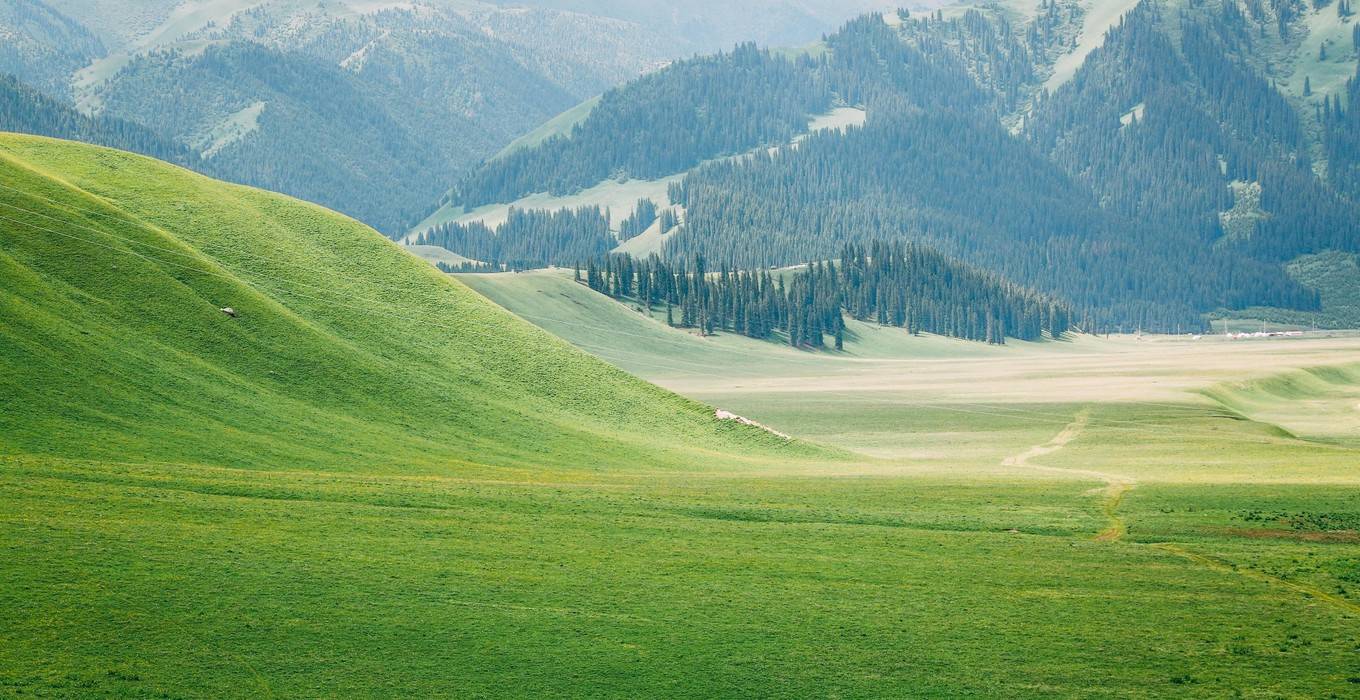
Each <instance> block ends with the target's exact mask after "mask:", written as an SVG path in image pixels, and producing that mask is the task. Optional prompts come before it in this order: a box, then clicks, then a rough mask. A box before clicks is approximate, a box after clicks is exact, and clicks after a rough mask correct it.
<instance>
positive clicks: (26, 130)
mask: <svg viewBox="0 0 1360 700" xmlns="http://www.w3.org/2000/svg"><path fill="white" fill-rule="evenodd" d="M0 131H13V132H18V133H23V134H36V135H39V136H52V137H56V138H63V139H71V140H74V141H84V142H86V143H93V144H98V145H100V146H108V147H110V148H119V149H122V150H125V151H134V152H136V153H144V154H146V155H149V156H153V157H156V158H159V159H161V160H167V161H170V162H172V163H178V164H180V165H188V166H199V165H201V164H200V162H199V159H198V156H197V154H195V153H193V152H191V151H190V150H189V149H188V148H186V147H185V146H183V145H181V144H178V143H175V142H174V141H171V140H169V139H167V138H164V137H162V136H161V135H160V134H157V133H156V132H154V131H151V130H150V129H148V128H146V127H144V126H141V125H140V124H134V123H132V122H128V121H123V120H121V119H113V118H109V117H87V116H85V115H83V114H81V113H80V112H77V111H76V110H75V109H73V108H71V107H70V106H69V105H67V104H66V103H65V102H62V101H60V100H57V99H54V98H52V97H49V96H47V95H45V94H43V93H41V92H39V91H38V90H36V89H34V88H32V87H29V86H27V85H25V84H23V83H21V82H19V81H18V80H17V79H15V78H14V77H13V76H9V75H0Z"/></svg>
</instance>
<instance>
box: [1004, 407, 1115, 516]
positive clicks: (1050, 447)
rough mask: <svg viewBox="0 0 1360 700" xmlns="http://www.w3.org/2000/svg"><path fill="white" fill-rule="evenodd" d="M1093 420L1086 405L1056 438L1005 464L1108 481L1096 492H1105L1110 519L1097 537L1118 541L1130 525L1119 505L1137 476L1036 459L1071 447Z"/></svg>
mask: <svg viewBox="0 0 1360 700" xmlns="http://www.w3.org/2000/svg"><path fill="white" fill-rule="evenodd" d="M1090 421H1091V411H1090V409H1085V410H1083V411H1081V412H1080V413H1078V414H1077V415H1076V417H1075V418H1073V419H1072V422H1071V423H1068V424H1067V427H1065V428H1063V429H1062V431H1061V432H1059V433H1058V434H1057V435H1055V436H1053V439H1052V440H1049V441H1048V442H1046V443H1044V444H1042V445H1035V446H1034V447H1031V448H1029V449H1028V450H1026V451H1024V452H1022V453H1020V454H1018V455H1013V456H1011V457H1007V458H1006V459H1004V460H1002V462H1001V466H1003V467H1011V468H1017V469H1032V470H1034V471H1042V472H1049V473H1051V474H1069V475H1072V476H1079V477H1088V478H1091V479H1094V480H1096V481H1103V482H1105V487H1104V488H1100V489H1096V490H1095V493H1096V494H1099V495H1102V496H1104V498H1105V501H1104V505H1103V507H1102V510H1103V511H1104V512H1105V517H1106V519H1107V520H1108V521H1109V524H1108V526H1107V527H1106V528H1105V529H1104V530H1101V531H1100V534H1098V535H1096V540H1097V541H1100V542H1117V541H1119V540H1121V539H1123V538H1124V534H1125V533H1126V532H1128V528H1127V526H1126V525H1125V524H1124V519H1123V518H1121V517H1119V505H1120V504H1121V503H1123V501H1124V495H1125V494H1127V493H1128V492H1129V491H1130V490H1132V489H1133V488H1134V487H1135V486H1137V485H1138V482H1137V480H1136V479H1134V478H1133V477H1129V476H1122V475H1119V474H1109V473H1106V472H1098V471H1093V470H1090V469H1063V468H1060V467H1047V466H1044V465H1041V464H1033V463H1032V461H1033V460H1035V459H1038V458H1040V457H1046V456H1048V455H1051V454H1053V453H1054V452H1057V451H1059V450H1061V449H1063V448H1064V447H1067V445H1068V443H1070V442H1072V441H1073V440H1075V439H1077V438H1078V437H1080V436H1081V434H1082V433H1083V432H1085V431H1086V426H1087V424H1088V423H1090Z"/></svg>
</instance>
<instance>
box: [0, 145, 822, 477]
mask: <svg viewBox="0 0 1360 700" xmlns="http://www.w3.org/2000/svg"><path fill="white" fill-rule="evenodd" d="M0 159H2V161H0V168H3V171H4V173H5V177H4V183H5V185H6V187H5V188H4V189H0V203H3V206H0V217H3V218H0V224H3V225H2V226H0V231H2V232H3V234H4V237H5V248H4V252H3V255H2V257H0V265H3V267H4V271H5V274H4V279H6V280H7V283H6V289H5V290H4V294H3V295H0V316H3V318H4V319H5V322H4V323H3V331H0V333H3V335H4V337H5V339H6V341H5V343H4V348H5V350H4V351H3V353H0V366H3V367H4V372H3V374H4V378H3V380H0V384H3V386H4V391H3V392H0V396H2V397H3V398H4V399H5V400H6V401H7V402H9V403H10V404H11V405H10V406H7V407H6V410H5V411H4V415H3V418H0V424H2V425H0V427H2V428H3V429H0V435H3V437H0V451H3V452H5V453H10V454H15V453H33V454H46V455H51V456H60V457H67V458H75V459H91V458H104V459H117V460H119V461H126V460H129V459H133V460H148V461H170V462H175V461H181V462H183V461H188V462H198V463H205V464H218V465H223V466H245V467H253V468H271V467H279V466H282V465H288V466H290V467H304V466H305V467H308V468H316V469H345V468H346V467H347V465H348V466H351V467H352V466H354V464H355V462H354V460H355V459H360V461H361V462H362V463H364V464H365V466H366V467H368V468H373V465H374V464H375V463H376V464H380V465H385V468H390V469H399V470H412V471H419V470H432V469H433V470H445V469H448V468H449V465H451V464H458V463H471V462H476V463H481V464H497V465H505V466H512V465H524V464H535V465H537V466H546V465H547V464H555V465H557V466H559V467H564V468H568V467H584V468H605V467H609V466H621V465H624V464H629V465H642V464H645V465H649V466H652V467H656V466H661V465H670V466H682V465H692V459H693V454H694V450H695V449H698V450H701V451H705V450H707V449H712V450H714V451H716V452H722V451H727V452H748V451H754V452H769V451H770V450H776V451H779V452H784V451H785V450H786V448H784V447H782V446H781V444H780V443H781V442H782V441H780V440H778V439H777V438H774V437H773V436H768V435H767V434H764V433H762V432H760V431H753V430H749V429H739V428H737V427H735V426H733V425H731V424H726V423H719V422H718V421H716V420H714V419H713V417H712V413H711V409H708V408H706V407H704V406H702V405H700V404H697V403H694V402H692V401H689V400H686V399H682V398H680V397H678V396H675V395H673V394H669V393H667V392H665V391H663V390H661V389H658V388H655V387H652V386H650V385H647V384H645V383H643V382H640V381H638V380H635V379H633V378H631V377H629V376H627V375H625V374H624V373H622V372H620V371H618V370H616V369H614V368H612V367H609V366H608V365H605V364H603V363H601V362H598V361H596V360H594V359H593V358H589V357H588V356H586V355H584V354H582V353H579V352H577V351H575V350H573V349H571V348H570V347H569V346H567V345H566V344H564V343H562V342H561V341H558V340H556V339H555V338H552V337H551V336H549V335H548V334H546V333H543V332H541V331H539V330H537V329H535V328H532V327H531V326H529V325H528V324H525V323H523V322H521V321H519V320H518V319H515V318H514V317H512V316H510V315H509V314H506V313H504V312H502V311H500V310H499V309H497V308H496V307H494V306H492V305H491V304H489V303H488V302H486V301H485V300H484V299H482V298H481V297H480V296H478V295H476V294H474V293H472V292H471V291H470V290H467V289H466V288H465V287H463V286H462V285H460V284H458V283H457V282H455V281H452V280H449V279H448V278H447V277H446V276H444V275H440V274H439V273H437V272H436V271H434V270H433V269H431V268H430V267H429V266H427V265H425V264H424V263H421V262H420V261H418V260H416V259H414V258H412V257H410V256H408V255H406V254H405V253H403V252H401V251H400V250H399V249H398V248H397V247H396V246H395V245H394V244H392V243H390V242H388V241H386V240H384V239H382V238H381V236H379V235H378V234H376V233H375V232H373V231H372V230H371V229H368V228H367V227H365V226H363V225H361V224H359V223H357V222H354V221H352V220H349V219H346V218H344V217H341V216H339V215H336V214H334V213H331V212H328V211H326V210H324V209H322V208H320V207H317V206H315V205H309V204H304V203H301V202H297V201H295V200H291V199H288V198H285V197H281V196H277V195H273V194H268V193H264V192H260V191H257V190H252V189H248V188H243V187H235V186H228V185H224V184H222V183H218V182H215V181H212V180H209V179H207V178H204V177H200V176H197V175H193V174H190V173H189V172H187V171H184V170H181V169H178V168H175V167H173V166H168V165H165V164H162V163H159V162H156V161H152V160H150V159H146V158H143V157H139V156H134V155H131V154H127V153H122V152H117V151H111V150H104V149H98V148H92V147H88V146H83V145H77V144H73V143H67V142H60V141H53V140H48V139H42V138H36V137H24V136H15V135H5V136H3V137H0ZM167 202H174V204H173V205H171V206H167V205H166V203H167ZM39 222H40V223H39ZM226 306H230V307H233V308H234V309H236V311H237V312H238V313H239V315H240V318H238V319H229V318H227V316H226V315H224V314H223V313H222V312H220V311H219V310H218V309H219V308H220V307H226ZM642 435H645V436H646V437H645V440H644V439H643V438H641V437H639V436H642ZM71 436H80V438H79V439H75V440H73V439H71ZM696 444H698V445H703V446H707V447H698V448H696V447H695V445H696ZM787 451H788V452H789V453H790V454H791V455H796V454H810V453H811V450H810V448H807V447H804V446H801V445H794V446H792V447H790V448H787Z"/></svg>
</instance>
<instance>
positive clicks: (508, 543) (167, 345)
mask: <svg viewBox="0 0 1360 700" xmlns="http://www.w3.org/2000/svg"><path fill="white" fill-rule="evenodd" d="M0 172H3V175H4V177H3V180H0V182H3V184H4V185H7V186H10V187H12V188H17V189H18V190H20V192H16V191H14V190H7V189H3V188H0V202H3V203H4V204H0V210H4V211H0V217H7V218H5V219H0V243H3V248H0V273H3V274H2V275H0V280H3V287H0V321H2V322H0V370H3V373H0V695H4V696H15V697H30V696H45V697H74V698H84V697H130V698H144V697H167V698H188V697H194V698H197V697H202V698H221V697H251V698H254V697H459V698H462V697H628V698H634V697H677V696H678V697H790V698H803V697H809V696H813V697H842V698H859V697H942V698H946V697H947V698H955V697H968V696H988V697H1007V698H1013V697H1167V696H1176V697H1233V696H1240V697H1258V698H1275V697H1297V698H1314V697H1329V696H1335V697H1349V696H1354V695H1355V694H1356V693H1357V691H1360V670H1357V669H1358V668H1360V665H1357V661H1358V660H1360V659H1358V658H1357V657H1358V655H1360V626H1358V625H1357V623H1360V608H1358V607H1357V606H1360V543H1358V542H1357V534H1356V533H1357V530H1360V522H1358V521H1360V474H1357V467H1358V466H1360V459H1357V457H1360V449H1358V448H1357V445H1356V443H1355V440H1354V434H1353V433H1352V432H1348V427H1347V426H1351V427H1353V426H1354V422H1353V421H1352V422H1349V423H1348V422H1347V420H1346V418H1345V413H1344V411H1343V410H1342V409H1343V408H1344V406H1345V403H1344V402H1345V401H1347V400H1349V399H1348V398H1347V397H1350V396H1352V395H1353V394H1351V393H1350V392H1353V391H1354V390H1355V389H1354V378H1355V374H1354V370H1353V369H1347V370H1343V371H1336V372H1328V373H1326V376H1327V377H1329V378H1332V379H1336V381H1327V382H1325V387H1324V386H1323V385H1321V384H1314V383H1312V382H1311V380H1310V381H1297V380H1293V379H1289V377H1291V376H1293V375H1291V373H1293V372H1298V371H1299V370H1300V369H1302V368H1311V367H1319V366H1325V365H1343V364H1350V365H1353V364H1354V363H1355V361H1356V357H1357V350H1358V349H1360V341H1357V339H1355V338H1353V337H1333V338H1321V339H1316V340H1313V339H1306V340H1303V341H1289V342H1284V341H1281V342H1280V343H1277V344H1270V343H1264V342H1263V343H1252V344H1245V345H1234V344H1230V343H1226V342H1220V341H1214V342H1208V340H1209V339H1205V340H1204V341H1191V340H1188V339H1175V340H1171V339H1151V338H1150V339H1147V340H1146V341H1134V340H1132V339H1117V338H1116V339H1110V340H1104V339H1101V340H1097V339H1091V338H1082V339H1075V340H1071V341H1063V342H1050V343H1039V344H1028V345H1020V344H1017V345H1014V346H1008V347H1005V348H992V347H986V346H981V345H975V344H965V343H960V342H955V341H947V340H944V339H939V338H923V339H918V338H911V337H908V336H905V335H901V334H895V333H894V332H891V331H890V330H889V329H876V328H872V327H868V326H857V327H856V328H855V330H856V333H857V334H859V336H858V337H860V338H861V339H862V342H861V343H859V344H856V345H855V346H854V347H853V348H852V352H851V353H849V354H847V355H844V356H833V355H832V354H830V353H826V354H807V353H802V352H798V351H794V350H790V349H787V348H783V347H780V346H776V345H769V344H760V343H757V342H755V341H747V340H742V339H733V338H727V337H722V338H710V339H700V338H695V337H692V336H688V335H686V334H684V333H680V332H678V331H673V330H670V329H667V328H665V327H664V326H661V325H659V324H657V323H656V322H655V321H654V320H651V319H648V318H646V317H644V316H643V315H642V314H638V313H637V312H635V311H629V310H627V309H625V308H623V307H621V306H618V305H613V302H610V301H608V300H603V299H602V298H598V297H594V296H591V293H589V291H588V290H583V289H581V288H579V287H577V286H575V285H572V284H571V283H570V280H569V278H563V277H561V276H559V277H556V278H552V279H554V280H556V281H554V282H552V284H551V286H550V287H543V286H541V285H540V283H541V282H542V280H543V279H546V278H544V277H536V276H533V275H522V276H510V277H507V278H482V279H478V280H470V281H471V282H472V283H473V284H477V285H478V288H479V289H488V285H489V284H500V285H502V287H504V288H505V290H506V291H503V293H502V297H501V298H500V299H497V301H502V302H503V303H506V305H507V306H508V307H510V309H511V311H513V312H515V313H518V314H520V315H521V316H522V317H523V318H525V319H527V320H529V321H532V322H534V323H541V324H543V325H544V326H545V327H548V329H549V330H553V331H554V332H558V333H560V334H561V335H562V336H563V337H564V338H566V340H568V341H571V342H572V343H574V344H576V345H578V347H582V348H585V347H586V346H591V347H590V348H586V349H591V350H592V352H596V353H598V354H599V355H600V356H601V357H603V358H604V359H606V360H608V361H609V362H611V363H613V364H615V365H618V366H621V367H623V368H624V369H628V370H630V371H632V372H635V373H639V374H641V375H642V376H644V377H646V378H649V379H653V380H655V381H657V382H659V383H661V384H663V385H664V386H666V387H668V388H671V389H676V390H679V391H681V392H682V393H684V394H686V395H687V396H688V397H689V398H682V397H681V396H677V395H676V394H673V393H670V392H668V391H665V390H662V389H659V388H656V387H653V386H650V385H647V384H645V383H643V382H641V381H638V380H635V379H633V378H631V377H629V376H628V375H626V374H624V373H623V372H621V371H619V370H617V369H615V368H613V367H610V366H608V365H606V364H605V363H603V362H600V361H597V360H596V359H593V358H591V357H589V356H588V355H586V354H585V353H583V352H579V351H578V350H576V349H573V348H572V347H571V346H570V345H568V344H567V343H565V342H562V341H559V340H557V339H554V338H552V337H551V336H549V335H548V334H547V333H544V332H542V331H540V330H538V329H535V328H532V327H531V326H529V325H528V324H527V323H524V322H522V321H520V320H518V319H515V318H514V317H512V316H510V315H509V314H506V313H503V312H502V311H500V310H498V309H496V308H494V307H493V306H491V305H490V304H489V303H488V302H487V301H485V300H484V299H482V298H481V297H479V296H477V295H475V294H473V293H472V292H470V291H468V290H467V289H466V288H465V287H463V286H462V285H461V284H460V283H458V282H457V281H455V280H450V279H448V278H447V277H445V276H442V275H439V274H438V273H436V272H435V271H434V270H433V269H432V268H430V267H429V266H428V265H427V264H425V263H422V262H420V261H418V260H416V259H414V258H412V257H409V256H407V255H406V254H404V253H403V252H402V251H400V250H399V249H398V248H396V247H395V246H392V245H391V244H389V243H387V242H385V241H383V240H381V239H380V238H379V237H378V236H377V234H375V233H373V232H371V231H368V230H367V229H364V228H363V227H361V226H359V225H358V224H355V223H353V222H351V221H348V220H346V219H343V218H341V217H338V216H335V215H333V214H329V213H326V212H323V211H322V210H319V209H317V208H315V207H311V206H308V205H302V204H299V203H296V202H293V201H291V200H286V199H283V198H278V197H273V196H269V195H264V194H261V193H258V192H254V191H251V190H246V189H244V188H234V187H227V186H224V185H221V184H219V183H213V182H211V181H208V180H205V179H203V178H199V177H197V176H193V175H191V174H189V173H186V172H184V171H180V170H178V169H173V168H169V167H168V166H162V165H157V164H153V163H151V162H149V161H146V160H145V159H140V158H135V157H132V156H126V155H123V154H114V153H112V152H109V151H103V150H100V149H92V148H88V147H81V146H74V145H70V144H60V143H56V142H51V141H46V140H41V139H27V138H19V137H9V136H6V137H3V138H0ZM6 206H8V209H6ZM15 207H22V208H24V209H28V210H31V211H38V212H41V213H42V215H43V216H45V217H49V218H47V219H41V221H43V222H44V223H38V225H37V226H34V225H31V224H33V223H37V222H38V221H39V220H38V219H20V218H19V217H18V216H16V215H15ZM5 211H8V212H9V213H4V212H5ZM24 221H28V222H30V225H25V224H24V223H23V222H24ZM52 231H58V232H65V233H68V234H72V235H76V236H78V238H70V237H63V236H60V235H58V234H53V233H51V232H52ZM150 246H154V247H156V248H159V249H161V250H160V251H159V252H158V251H157V250H153V249H152V248H151V247H150ZM168 249H173V250H175V251H178V252H179V253H182V255H175V256H170V255H168V254H167V253H166V252H165V251H166V250H168ZM134 252H135V253H137V254H139V255H141V256H144V257H137V256H136V255H132V253H134ZM171 262H174V263H176V264H170V263H171ZM299 263H300V264H299ZM181 265H182V266H181ZM183 266H187V267H183ZM204 270H211V271H213V272H214V274H212V275H208V274H203V273H202V272H201V271H204ZM196 271H199V272H196ZM560 282H564V284H559V283H560ZM541 289H547V290H548V291H547V292H543V293H540V290H541ZM335 290H340V291H341V292H342V293H343V295H344V296H343V297H338V296H337V295H336V293H335ZM491 296H493V298H495V295H494V294H492V295H491ZM514 298H519V299H521V300H523V299H529V300H536V301H535V304H534V305H531V306H528V307H526V306H524V305H523V304H516V303H513V299H514ZM544 300H548V301H550V302H551V303H548V302H546V301H544ZM398 302H400V304H404V305H405V306H401V305H399V304H398ZM226 305H232V306H233V307H234V308H236V309H237V311H238V312H239V316H240V317H239V318H237V319H228V318H227V317H226V316H225V315H224V314H222V313H221V312H220V311H219V310H218V309H219V308H220V307H221V306H226ZM610 305H613V306H610ZM568 307H570V308H576V309H580V311H579V312H578V313H576V314H568V313H566V312H565V311H561V310H562V309H565V308H568ZM620 309H621V310H622V313H623V314H626V315H627V319H628V320H627V321H625V320H624V319H623V318H618V317H615V316H611V315H610V314H612V313H614V312H617V311H619V310H620ZM559 311H561V313H559ZM601 314H603V315H601ZM535 317H542V318H535ZM543 318H549V319H550V320H551V319H554V318H555V319H556V321H557V327H552V326H550V324H549V321H544V320H542V319H543ZM621 333H622V334H621ZM1308 376H1315V375H1314V374H1309V375H1308ZM1271 377H1284V378H1285V379H1270V378H1271ZM1279 381H1283V382H1285V383H1286V388H1287V389H1288V390H1287V391H1286V390H1282V389H1280V386H1279V385H1278V384H1277V383H1276V382H1279ZM1229 395H1231V397H1232V398H1231V400H1229V399H1228V398H1227V397H1228V396H1229ZM700 401H702V402H707V403H709V404H718V405H721V406H723V407H724V408H728V409H730V410H734V411H737V412H739V413H741V414H742V415H746V416H749V417H751V418H754V419H757V420H759V421H761V422H763V423H766V424H769V425H771V426H774V427H776V428H778V429H780V430H783V431H786V432H790V433H793V434H795V435H798V436H799V437H800V438H802V439H803V440H800V441H795V442H792V443H787V442H785V441H783V440H782V439H780V438H777V437H775V436H773V435H770V434H768V433H765V432H763V431H759V430H757V429H753V428H744V427H740V426H737V425H736V424H733V423H719V422H717V421H716V420H715V419H714V418H713V412H712V409H711V408H710V407H709V406H707V405H704V404H702V403H700ZM1298 401H1322V402H1324V403H1325V405H1326V406H1327V407H1328V410H1327V412H1326V414H1325V415H1326V420H1325V421H1319V422H1309V421H1307V415H1308V412H1307V411H1305V410H1296V408H1295V405H1296V402H1298ZM1274 416H1288V417H1289V419H1288V420H1284V419H1281V421H1282V422H1284V423H1287V427H1285V426H1281V425H1276V424H1274V423H1272V422H1271V420H1270V419H1271V417H1274ZM1356 416H1357V417H1360V411H1357V412H1356Z"/></svg>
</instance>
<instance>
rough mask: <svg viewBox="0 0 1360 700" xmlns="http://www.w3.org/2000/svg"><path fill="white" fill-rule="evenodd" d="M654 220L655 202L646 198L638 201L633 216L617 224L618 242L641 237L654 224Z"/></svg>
mask: <svg viewBox="0 0 1360 700" xmlns="http://www.w3.org/2000/svg"><path fill="white" fill-rule="evenodd" d="M656 220H657V209H656V202H653V201H652V200H650V199H646V198H643V199H639V200H638V202H637V206H636V207H634V209H633V215H632V216H630V217H628V218H626V219H624V220H623V221H622V222H621V223H620V224H619V240H620V241H626V240H628V239H630V238H637V237H638V236H641V235H642V234H643V232H644V231H646V230H647V229H648V228H650V227H651V225H652V224H654V223H656Z"/></svg>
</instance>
